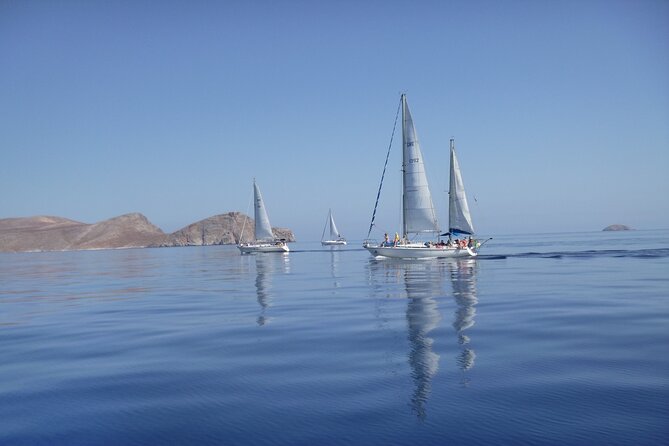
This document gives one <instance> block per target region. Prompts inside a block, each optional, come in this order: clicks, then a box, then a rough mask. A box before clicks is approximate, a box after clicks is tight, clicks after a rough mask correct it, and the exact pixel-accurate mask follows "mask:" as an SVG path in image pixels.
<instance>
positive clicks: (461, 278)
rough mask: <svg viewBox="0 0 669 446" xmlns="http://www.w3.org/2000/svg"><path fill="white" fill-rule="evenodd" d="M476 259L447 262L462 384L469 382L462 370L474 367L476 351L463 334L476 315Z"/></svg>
mask: <svg viewBox="0 0 669 446" xmlns="http://www.w3.org/2000/svg"><path fill="white" fill-rule="evenodd" d="M476 265H477V263H476V260H473V259H460V260H457V261H453V262H449V264H448V266H449V269H450V273H451V285H452V286H453V297H454V298H455V303H456V305H457V309H456V310H455V320H454V321H453V328H455V331H456V333H457V335H458V343H459V344H460V346H461V351H460V355H459V356H458V365H459V367H460V370H462V372H463V376H462V384H464V385H466V384H468V383H469V379H468V378H467V377H466V376H465V375H464V372H466V371H467V370H470V369H471V368H472V367H474V360H475V359H476V353H475V352H474V349H472V348H471V346H470V345H471V344H470V343H471V339H470V338H469V336H467V335H466V334H465V331H466V330H468V329H469V328H471V327H472V326H473V325H474V316H475V315H476V304H477V303H478V299H477V297H476Z"/></svg>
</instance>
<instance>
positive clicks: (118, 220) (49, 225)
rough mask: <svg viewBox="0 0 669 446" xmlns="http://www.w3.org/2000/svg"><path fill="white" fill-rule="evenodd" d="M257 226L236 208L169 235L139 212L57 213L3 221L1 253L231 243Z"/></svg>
mask: <svg viewBox="0 0 669 446" xmlns="http://www.w3.org/2000/svg"><path fill="white" fill-rule="evenodd" d="M244 219H248V220H247V222H246V224H245V225H244ZM253 224H254V222H253V219H251V218H249V217H246V216H245V215H244V214H241V213H239V212H230V213H227V214H222V215H216V216H213V217H209V218H207V219H204V220H201V221H199V222H197V223H193V224H191V225H188V226H186V227H185V228H182V229H180V230H178V231H176V232H174V233H172V234H166V233H164V232H163V231H162V230H161V229H160V228H158V227H157V226H155V225H153V224H152V223H151V222H150V221H149V220H148V219H147V218H146V217H145V216H144V215H142V214H139V213H132V214H125V215H121V216H119V217H114V218H111V219H109V220H104V221H101V222H99V223H94V224H87V223H81V222H78V221H74V220H69V219H66V218H62V217H51V216H39V217H27V218H5V219H0V252H2V251H4V252H23V251H68V250H77V249H115V248H144V247H158V246H190V245H219V244H229V243H237V241H238V240H239V236H240V232H241V228H242V226H245V229H244V240H248V239H250V238H252V235H253ZM273 230H274V233H275V235H276V236H277V237H279V238H285V239H287V240H288V241H294V239H295V237H294V235H293V233H292V231H290V230H289V229H282V228H273Z"/></svg>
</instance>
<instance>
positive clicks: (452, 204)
mask: <svg viewBox="0 0 669 446" xmlns="http://www.w3.org/2000/svg"><path fill="white" fill-rule="evenodd" d="M448 228H449V229H448V230H449V231H450V232H460V233H464V234H473V233H474V226H473V225H472V217H471V215H470V214H469V205H468V204H467V196H466V195H465V184H464V183H463V182H462V174H461V173H460V165H459V163H458V158H457V157H456V156H455V143H454V141H453V140H452V139H451V181H450V188H449V191H448Z"/></svg>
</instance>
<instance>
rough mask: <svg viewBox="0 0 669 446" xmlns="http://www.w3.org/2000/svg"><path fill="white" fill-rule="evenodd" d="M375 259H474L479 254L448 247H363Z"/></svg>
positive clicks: (466, 249)
mask: <svg viewBox="0 0 669 446" xmlns="http://www.w3.org/2000/svg"><path fill="white" fill-rule="evenodd" d="M363 247H364V248H365V249H366V250H367V251H369V253H370V254H371V255H373V256H374V257H388V258H393V259H437V258H463V257H464V258H472V257H476V256H477V253H476V251H474V250H473V249H471V248H453V247H446V246H433V247H427V246H424V245H418V244H414V245H407V246H402V245H400V246H380V245H363Z"/></svg>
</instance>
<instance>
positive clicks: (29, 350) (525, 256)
mask: <svg viewBox="0 0 669 446" xmlns="http://www.w3.org/2000/svg"><path fill="white" fill-rule="evenodd" d="M291 249H292V252H290V253H289V254H285V255H284V254H276V253H271V254H258V255H244V256H242V255H240V254H239V252H238V250H237V249H236V248H235V247H234V246H210V247H189V248H162V249H129V250H107V251H79V252H50V253H23V254H1V255H0V444H2V445H157V444H178V445H184V444H195V445H209V444H211V445H247V444H248V445H339V444H341V445H346V444H360V445H363V444H364V445H376V444H378V445H432V444H434V445H444V444H467V445H476V444H480V445H493V444H495V445H499V444H528V445H543V444H547V445H599V444H602V445H659V444H667V443H668V442H669V231H631V232H609V233H607V232H597V233H595V232H593V233H579V234H544V235H531V236H527V235H519V236H506V237H495V238H494V239H493V240H491V241H489V242H487V243H486V244H485V245H484V246H483V249H482V254H483V255H482V256H481V257H480V258H478V259H476V260H447V259H439V260H422V261H398V260H376V259H374V258H372V257H371V256H370V255H369V253H368V252H367V251H365V250H363V249H361V248H360V243H357V242H354V243H351V244H350V245H349V246H347V247H343V248H326V249H323V248H321V247H320V244H319V243H296V244H292V245H291Z"/></svg>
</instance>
